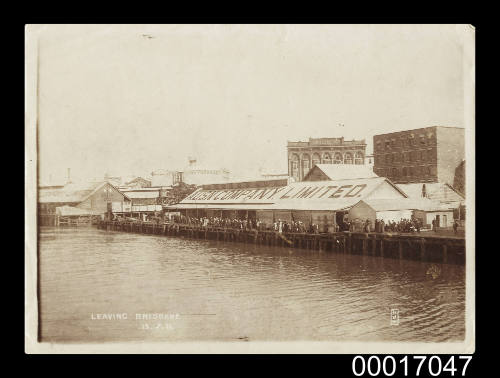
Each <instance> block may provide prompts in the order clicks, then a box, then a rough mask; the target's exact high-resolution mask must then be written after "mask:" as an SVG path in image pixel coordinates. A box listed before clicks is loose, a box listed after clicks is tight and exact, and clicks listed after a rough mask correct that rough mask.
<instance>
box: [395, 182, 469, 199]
mask: <svg viewBox="0 0 500 378" xmlns="http://www.w3.org/2000/svg"><path fill="white" fill-rule="evenodd" d="M424 184H425V192H426V195H427V198H429V199H431V200H438V201H440V202H461V201H463V200H465V198H464V197H463V196H462V195H461V194H460V193H458V192H457V191H456V190H455V189H453V187H452V186H451V185H449V184H447V183H441V182H433V183H412V184H396V185H397V186H398V187H399V188H401V190H403V191H404V192H405V193H406V194H408V197H410V198H422V186H423V185H424Z"/></svg>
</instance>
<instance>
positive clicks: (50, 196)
mask: <svg viewBox="0 0 500 378" xmlns="http://www.w3.org/2000/svg"><path fill="white" fill-rule="evenodd" d="M106 184H108V185H110V186H111V187H113V188H114V189H115V190H116V191H118V192H119V193H121V194H122V195H123V196H124V197H125V198H126V199H127V200H130V198H128V197H127V195H125V194H124V193H123V192H121V191H120V190H118V189H117V188H116V187H115V186H114V185H113V184H111V183H109V182H107V181H100V182H91V183H82V184H76V183H75V184H68V185H66V186H65V187H64V188H62V189H54V190H52V189H39V191H38V202H40V203H80V202H83V201H85V200H86V199H87V198H89V197H90V196H92V195H93V194H94V193H95V192H97V191H98V190H99V189H101V188H102V187H103V186H105V185H106Z"/></svg>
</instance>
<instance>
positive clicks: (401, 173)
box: [377, 166, 436, 178]
mask: <svg viewBox="0 0 500 378" xmlns="http://www.w3.org/2000/svg"><path fill="white" fill-rule="evenodd" d="M435 169H436V168H435V167H432V166H414V167H403V168H387V169H378V170H377V171H378V172H377V174H378V175H379V176H383V177H391V178H398V177H412V176H415V177H417V176H432V175H435V174H436V172H435Z"/></svg>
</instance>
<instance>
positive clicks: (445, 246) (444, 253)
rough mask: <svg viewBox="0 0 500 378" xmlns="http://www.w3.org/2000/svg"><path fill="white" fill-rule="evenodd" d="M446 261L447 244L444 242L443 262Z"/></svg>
mask: <svg viewBox="0 0 500 378" xmlns="http://www.w3.org/2000/svg"><path fill="white" fill-rule="evenodd" d="M447 262H448V244H446V243H444V244H443V263H445V264H446V263H447Z"/></svg>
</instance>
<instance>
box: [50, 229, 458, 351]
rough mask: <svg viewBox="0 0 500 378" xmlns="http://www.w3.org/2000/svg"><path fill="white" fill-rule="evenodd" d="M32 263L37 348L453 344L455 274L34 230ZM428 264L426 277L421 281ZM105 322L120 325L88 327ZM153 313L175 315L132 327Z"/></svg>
mask: <svg viewBox="0 0 500 378" xmlns="http://www.w3.org/2000/svg"><path fill="white" fill-rule="evenodd" d="M40 254H41V292H42V295H41V303H42V305H41V318H42V337H43V338H44V340H50V341H126V340H250V341H251V340H329V341H344V340H357V341H381V340H384V341H392V340H394V341H456V340H462V339H463V337H464V333H465V317H464V313H465V305H464V303H465V273H464V267H462V266H456V265H442V264H431V263H420V262H415V261H405V260H401V261H400V260H394V259H384V258H380V257H370V256H359V255H346V254H335V253H330V252H318V251H308V250H298V249H287V248H279V247H264V246H255V245H245V244H239V243H224V242H217V241H204V240H189V239H181V238H167V237H162V236H152V235H137V234H129V233H120V232H107V231H102V230H97V229H93V228H80V229H74V228H72V229H71V228H66V229H64V228H61V229H54V228H44V229H42V232H41V235H40ZM433 265H435V266H436V267H437V269H436V268H433V269H434V270H432V269H431V271H433V272H438V274H437V275H436V274H434V275H432V274H428V272H429V269H430V268H431V267H432V266H433ZM394 308H395V309H398V310H399V313H400V324H399V325H398V326H391V324H390V312H391V309H394ZM105 313H127V314H128V318H127V319H126V320H95V319H94V320H93V319H92V314H105ZM154 313H162V314H163V313H168V314H179V316H178V318H177V319H173V320H168V321H163V320H162V321H158V320H151V321H149V320H148V321H143V320H141V319H136V314H154ZM147 327H150V328H147Z"/></svg>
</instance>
